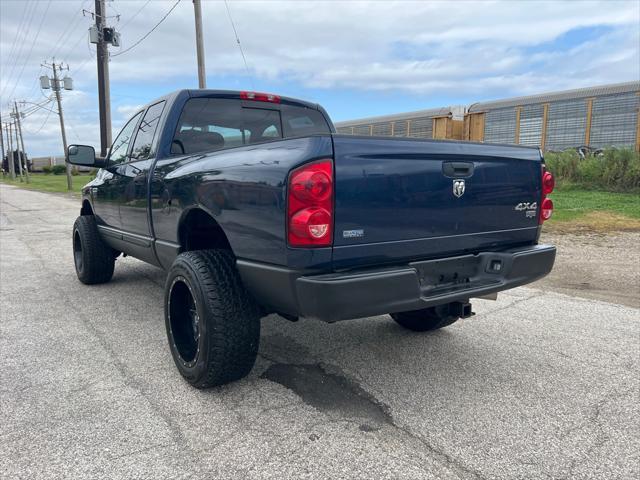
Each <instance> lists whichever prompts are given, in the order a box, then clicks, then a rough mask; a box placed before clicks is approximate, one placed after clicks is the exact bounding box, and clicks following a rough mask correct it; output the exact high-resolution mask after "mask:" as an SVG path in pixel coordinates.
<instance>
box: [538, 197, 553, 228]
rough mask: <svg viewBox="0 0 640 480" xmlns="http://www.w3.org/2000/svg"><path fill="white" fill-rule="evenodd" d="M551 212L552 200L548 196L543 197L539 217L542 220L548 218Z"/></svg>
mask: <svg viewBox="0 0 640 480" xmlns="http://www.w3.org/2000/svg"><path fill="white" fill-rule="evenodd" d="M552 214H553V202H552V201H551V199H550V198H545V199H544V200H543V201H542V206H541V207H540V219H541V220H542V221H543V222H544V221H545V220H549V219H550V218H551V215H552Z"/></svg>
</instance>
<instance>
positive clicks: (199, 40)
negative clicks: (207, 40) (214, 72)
mask: <svg viewBox="0 0 640 480" xmlns="http://www.w3.org/2000/svg"><path fill="white" fill-rule="evenodd" d="M193 11H194V13H195V18H196V52H197V56H198V88H207V75H206V73H205V68H204V43H203V37H202V6H201V5H200V0H193Z"/></svg>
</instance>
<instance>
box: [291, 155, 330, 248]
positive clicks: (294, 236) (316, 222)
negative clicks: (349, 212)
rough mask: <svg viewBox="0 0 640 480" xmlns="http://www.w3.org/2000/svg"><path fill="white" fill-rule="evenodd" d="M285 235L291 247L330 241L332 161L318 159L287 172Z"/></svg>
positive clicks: (325, 243) (327, 244) (328, 243)
mask: <svg viewBox="0 0 640 480" xmlns="http://www.w3.org/2000/svg"><path fill="white" fill-rule="evenodd" d="M287 216H288V219H289V221H288V225H289V232H288V239H289V245H291V246H293V247H309V246H329V245H331V244H332V242H333V162H332V161H331V160H321V161H319V162H313V163H309V164H307V165H303V166H302V167H300V168H297V169H296V170H294V171H293V172H291V175H290V176H289V191H288V206H287Z"/></svg>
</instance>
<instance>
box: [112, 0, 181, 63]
mask: <svg viewBox="0 0 640 480" xmlns="http://www.w3.org/2000/svg"><path fill="white" fill-rule="evenodd" d="M180 1H181V0H177V1H176V2H175V3H174V4H173V6H172V7H171V8H170V9H169V11H168V12H167V13H165V14H164V16H163V17H162V18H161V19H160V21H159V22H158V23H156V24H155V25H154V26H153V27H152V28H151V30H149V31H148V32H147V33H145V34H144V35H143V36H142V37H140V38H139V39H138V40H137V41H136V42H135V43H134V44H133V45H131V46H130V47H128V48H125V49H124V50H122V51H120V52H118V53H114V54H113V55H111V56H112V57H118V56H120V55H123V54H125V53H127V52H129V51H131V50H133V49H134V48H135V47H137V46H138V45H140V43H142V42H143V41H144V39H145V38H147V37H148V36H149V35H151V33H152V32H153V31H154V30H155V29H156V28H158V27H159V26H160V24H161V23H162V22H164V21H165V19H166V18H167V17H168V16H169V15H170V14H171V12H173V10H174V9H175V8H176V7H177V6H178V4H179V3H180Z"/></svg>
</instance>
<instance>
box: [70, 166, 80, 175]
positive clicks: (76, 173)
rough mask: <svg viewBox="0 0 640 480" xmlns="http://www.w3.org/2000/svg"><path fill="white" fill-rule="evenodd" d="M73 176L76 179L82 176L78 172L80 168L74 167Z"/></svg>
mask: <svg viewBox="0 0 640 480" xmlns="http://www.w3.org/2000/svg"><path fill="white" fill-rule="evenodd" d="M71 175H73V176H74V177H77V176H78V175H80V172H79V171H78V167H73V168H72V169H71Z"/></svg>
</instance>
